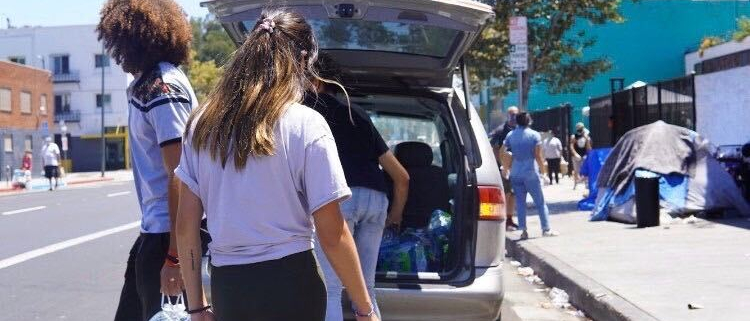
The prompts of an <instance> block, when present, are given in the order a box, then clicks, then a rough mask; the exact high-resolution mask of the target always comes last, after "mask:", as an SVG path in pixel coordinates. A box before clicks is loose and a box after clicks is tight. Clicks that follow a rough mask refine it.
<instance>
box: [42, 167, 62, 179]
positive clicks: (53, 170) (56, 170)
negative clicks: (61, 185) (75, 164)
mask: <svg viewBox="0 0 750 321" xmlns="http://www.w3.org/2000/svg"><path fill="white" fill-rule="evenodd" d="M44 177H46V178H49V179H53V178H58V177H60V167H59V166H54V165H47V166H44Z"/></svg>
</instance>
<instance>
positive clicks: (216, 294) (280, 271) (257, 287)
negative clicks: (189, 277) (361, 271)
mask: <svg viewBox="0 0 750 321" xmlns="http://www.w3.org/2000/svg"><path fill="white" fill-rule="evenodd" d="M211 298H212V303H213V307H214V312H215V313H216V319H217V320H221V321H247V320H252V321H286V320H310V321H324V320H325V315H326V288H325V284H324V283H323V279H322V278H321V276H320V272H319V270H318V265H317V262H316V261H315V256H314V255H313V253H312V251H311V250H310V251H304V252H300V253H297V254H292V255H289V256H287V257H284V258H281V259H278V260H272V261H265V262H259V263H253V264H244V265H228V266H221V267H215V266H212V267H211Z"/></svg>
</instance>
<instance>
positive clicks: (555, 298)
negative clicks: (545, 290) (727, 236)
mask: <svg viewBox="0 0 750 321" xmlns="http://www.w3.org/2000/svg"><path fill="white" fill-rule="evenodd" d="M549 297H550V300H551V301H552V305H554V306H555V307H558V308H561V309H567V308H569V307H570V302H569V300H570V297H569V296H568V293H567V292H565V290H562V289H558V288H552V290H550V291H549Z"/></svg>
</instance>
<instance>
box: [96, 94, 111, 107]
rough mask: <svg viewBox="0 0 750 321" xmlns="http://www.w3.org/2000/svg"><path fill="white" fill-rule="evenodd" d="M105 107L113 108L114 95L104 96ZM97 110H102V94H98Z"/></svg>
mask: <svg viewBox="0 0 750 321" xmlns="http://www.w3.org/2000/svg"><path fill="white" fill-rule="evenodd" d="M104 106H105V107H106V108H107V109H109V108H111V107H112V95H110V94H104ZM96 108H102V94H96Z"/></svg>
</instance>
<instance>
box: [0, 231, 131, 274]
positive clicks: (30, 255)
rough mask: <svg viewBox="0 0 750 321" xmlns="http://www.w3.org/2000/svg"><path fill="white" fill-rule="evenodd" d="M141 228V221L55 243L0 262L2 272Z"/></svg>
mask: <svg viewBox="0 0 750 321" xmlns="http://www.w3.org/2000/svg"><path fill="white" fill-rule="evenodd" d="M139 226H141V222H140V221H136V222H132V223H128V224H125V225H120V226H117V227H113V228H111V229H108V230H104V231H99V232H96V233H91V234H88V235H84V236H79V237H76V238H74V239H70V240H67V241H62V242H60V243H55V244H52V245H47V246H45V247H42V248H38V249H36V250H32V251H28V252H26V253H21V254H18V255H15V256H11V257H9V258H7V259H4V260H0V270H2V269H4V268H7V267H9V266H13V265H16V264H18V263H22V262H26V261H28V260H31V259H35V258H38V257H40V256H43V255H47V254H50V253H54V252H57V251H60V250H64V249H67V248H69V247H73V246H76V245H80V244H83V243H86V242H90V241H93V240H96V239H98V238H102V237H105V236H108V235H112V234H115V233H119V232H123V231H127V230H129V229H133V228H136V227H139Z"/></svg>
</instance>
